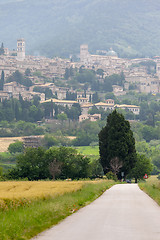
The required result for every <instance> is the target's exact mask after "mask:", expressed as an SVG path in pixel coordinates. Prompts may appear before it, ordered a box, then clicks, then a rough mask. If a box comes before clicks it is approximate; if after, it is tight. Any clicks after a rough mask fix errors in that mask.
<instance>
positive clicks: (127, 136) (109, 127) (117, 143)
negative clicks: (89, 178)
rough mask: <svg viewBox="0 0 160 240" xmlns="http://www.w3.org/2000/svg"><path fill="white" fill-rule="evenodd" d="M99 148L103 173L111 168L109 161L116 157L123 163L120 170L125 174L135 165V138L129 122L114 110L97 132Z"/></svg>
mask: <svg viewBox="0 0 160 240" xmlns="http://www.w3.org/2000/svg"><path fill="white" fill-rule="evenodd" d="M99 150H100V160H101V164H102V166H103V169H104V172H105V173H107V172H109V171H111V170H112V169H111V166H110V162H111V160H112V159H113V158H116V157H118V158H119V160H120V161H121V162H122V163H123V164H122V167H121V171H122V172H124V174H125V176H126V175H127V174H128V173H129V172H130V170H131V169H132V168H133V167H134V166H135V163H136V150H135V140H134V137H133V133H132V131H131V129H130V124H129V122H128V121H126V120H125V119H124V116H123V115H122V114H120V113H118V112H117V111H116V110H114V111H113V112H112V113H111V114H110V115H109V116H108V118H107V124H106V126H105V127H104V128H102V130H101V131H100V133H99Z"/></svg>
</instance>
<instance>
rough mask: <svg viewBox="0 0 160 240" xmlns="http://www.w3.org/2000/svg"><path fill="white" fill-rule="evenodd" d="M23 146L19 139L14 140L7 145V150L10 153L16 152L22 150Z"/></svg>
mask: <svg viewBox="0 0 160 240" xmlns="http://www.w3.org/2000/svg"><path fill="white" fill-rule="evenodd" d="M23 150H24V146H23V142H21V141H16V142H15V143H11V144H10V145H9V147H8V151H9V152H10V153H17V152H23Z"/></svg>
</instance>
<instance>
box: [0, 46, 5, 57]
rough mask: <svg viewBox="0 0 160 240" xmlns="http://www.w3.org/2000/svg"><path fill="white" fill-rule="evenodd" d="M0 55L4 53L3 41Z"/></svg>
mask: <svg viewBox="0 0 160 240" xmlns="http://www.w3.org/2000/svg"><path fill="white" fill-rule="evenodd" d="M0 55H4V45H3V43H2V44H1V47H0Z"/></svg>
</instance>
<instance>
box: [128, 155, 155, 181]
mask: <svg viewBox="0 0 160 240" xmlns="http://www.w3.org/2000/svg"><path fill="white" fill-rule="evenodd" d="M152 169H153V165H152V163H151V160H150V159H149V158H147V157H146V156H145V155H140V154H138V155H137V162H136V164H135V167H134V168H133V169H132V171H131V176H132V177H134V178H135V182H137V180H138V179H139V180H140V179H143V177H144V175H145V174H147V175H150V174H151V171H152Z"/></svg>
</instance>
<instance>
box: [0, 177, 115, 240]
mask: <svg viewBox="0 0 160 240" xmlns="http://www.w3.org/2000/svg"><path fill="white" fill-rule="evenodd" d="M3 185H4V187H3ZM112 185H114V182H113V181H107V180H100V181H75V182H68V181H67V182H62V181H56V182H51V181H46V182H44V181H39V182H30V183H29V182H27V181H26V182H2V185H1V186H0V198H1V201H2V202H3V201H4V202H3V203H5V204H6V208H4V205H1V209H0V239H3V240H11V239H12V240H20V239H21V240H25V239H30V238H31V237H33V236H35V235H36V234H38V233H39V232H41V231H43V230H45V229H47V228H49V227H51V226H52V225H55V224H57V223H58V222H59V221H61V220H62V219H64V218H65V217H67V216H69V215H70V214H72V213H74V212H76V211H77V210H78V209H80V208H81V207H83V206H85V205H87V204H89V203H90V202H92V201H93V200H95V199H96V198H97V197H99V196H100V195H101V194H102V193H103V192H104V191H105V190H106V189H108V188H110V187H111V186H112ZM45 188H47V189H45ZM14 191H15V193H14ZM20 192H22V194H21V193H20ZM27 192H28V193H27ZM15 197H16V198H15ZM4 226H5V227H4Z"/></svg>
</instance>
